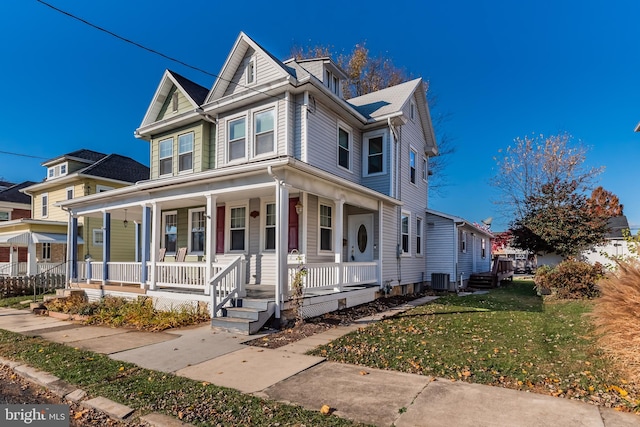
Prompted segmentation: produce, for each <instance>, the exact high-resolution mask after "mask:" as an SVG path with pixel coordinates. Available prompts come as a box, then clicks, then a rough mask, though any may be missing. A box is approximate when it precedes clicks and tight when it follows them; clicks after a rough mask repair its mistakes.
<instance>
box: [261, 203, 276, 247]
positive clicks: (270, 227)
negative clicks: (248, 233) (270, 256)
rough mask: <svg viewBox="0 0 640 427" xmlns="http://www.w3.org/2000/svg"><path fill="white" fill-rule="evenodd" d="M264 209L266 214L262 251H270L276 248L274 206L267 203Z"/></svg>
mask: <svg viewBox="0 0 640 427" xmlns="http://www.w3.org/2000/svg"><path fill="white" fill-rule="evenodd" d="M265 208H266V209H265V211H266V212H267V214H266V216H265V224H264V249H265V250H267V251H271V250H275V248H276V205H275V203H267V205H266V206H265Z"/></svg>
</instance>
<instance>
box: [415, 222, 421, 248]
mask: <svg viewBox="0 0 640 427" xmlns="http://www.w3.org/2000/svg"><path fill="white" fill-rule="evenodd" d="M421 254H422V218H416V255H421Z"/></svg>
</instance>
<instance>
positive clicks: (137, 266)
mask: <svg viewBox="0 0 640 427" xmlns="http://www.w3.org/2000/svg"><path fill="white" fill-rule="evenodd" d="M108 268H109V281H110V282H111V281H113V282H119V283H131V284H133V283H140V281H141V280H142V277H141V274H142V263H141V262H110V263H108Z"/></svg>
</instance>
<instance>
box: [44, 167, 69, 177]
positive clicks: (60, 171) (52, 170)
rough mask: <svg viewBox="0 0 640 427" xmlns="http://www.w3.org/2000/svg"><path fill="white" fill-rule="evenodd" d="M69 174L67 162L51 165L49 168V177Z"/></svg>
mask: <svg viewBox="0 0 640 427" xmlns="http://www.w3.org/2000/svg"><path fill="white" fill-rule="evenodd" d="M66 174H67V164H66V163H61V164H59V165H55V166H50V167H49V168H48V169H47V179H53V178H58V177H59V176H65V175H66Z"/></svg>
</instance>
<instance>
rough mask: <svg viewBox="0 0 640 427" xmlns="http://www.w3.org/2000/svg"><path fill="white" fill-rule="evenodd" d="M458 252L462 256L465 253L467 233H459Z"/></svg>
mask: <svg viewBox="0 0 640 427" xmlns="http://www.w3.org/2000/svg"><path fill="white" fill-rule="evenodd" d="M460 252H462V253H463V254H466V253H467V232H466V231H462V232H461V233H460Z"/></svg>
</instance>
